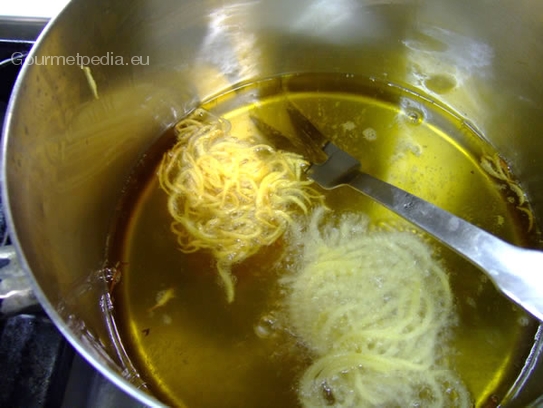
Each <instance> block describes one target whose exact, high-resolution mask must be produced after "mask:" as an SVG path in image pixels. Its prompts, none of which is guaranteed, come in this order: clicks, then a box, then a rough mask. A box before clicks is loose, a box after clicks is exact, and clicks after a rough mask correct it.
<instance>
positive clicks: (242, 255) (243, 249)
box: [158, 109, 323, 302]
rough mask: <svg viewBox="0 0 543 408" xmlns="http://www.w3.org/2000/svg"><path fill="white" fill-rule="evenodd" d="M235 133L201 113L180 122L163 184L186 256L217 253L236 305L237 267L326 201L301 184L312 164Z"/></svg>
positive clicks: (160, 171) (307, 183) (166, 159)
mask: <svg viewBox="0 0 543 408" xmlns="http://www.w3.org/2000/svg"><path fill="white" fill-rule="evenodd" d="M229 128H230V125H229V123H228V122H226V121H224V120H221V119H219V118H216V117H214V116H212V115H211V114H209V113H208V112H206V111H204V110H202V109H199V110H197V111H195V112H194V113H193V114H192V115H190V116H189V117H188V118H186V119H184V120H182V121H181V122H179V123H178V124H177V125H176V126H175V132H176V134H177V143H176V144H175V145H174V147H173V148H172V149H171V150H170V151H169V152H168V153H166V154H165V155H164V158H163V160H162V163H161V165H160V167H159V169H158V178H159V182H160V185H161V187H162V189H163V190H164V191H165V192H166V193H167V194H168V211H169V213H170V214H171V216H172V217H173V219H174V221H173V222H172V225H171V230H172V231H173V233H174V234H175V235H176V236H177V242H178V244H179V246H180V248H181V250H182V251H184V252H186V253H191V252H196V251H199V250H210V251H211V253H212V254H213V256H214V258H215V260H216V262H217V271H218V274H219V277H220V280H221V282H222V284H223V286H224V289H225V292H226V297H227V300H228V302H232V301H233V300H234V293H235V290H234V277H233V276H232V273H231V269H232V266H233V265H234V264H236V263H238V262H241V261H243V260H245V259H247V258H248V257H249V256H251V255H253V254H255V253H256V252H257V251H258V250H259V249H260V248H261V247H262V246H265V245H270V244H272V243H273V242H274V241H276V240H277V239H278V238H279V237H280V236H281V235H282V234H283V233H284V232H285V230H286V229H287V227H288V226H289V225H290V224H292V223H293V215H294V213H295V212H304V213H306V212H307V211H308V210H309V208H310V206H311V203H312V202H313V201H316V202H319V203H322V200H323V198H322V195H321V194H320V193H319V192H317V190H315V189H313V188H312V187H311V184H312V182H311V181H310V180H307V179H302V175H303V169H304V168H307V166H308V163H307V161H305V160H304V159H303V158H302V157H301V156H299V155H297V154H293V153H289V152H284V151H280V150H275V149H274V148H273V147H271V146H269V145H266V144H263V143H261V141H257V140H255V138H245V139H241V138H237V137H234V136H232V135H230V134H229Z"/></svg>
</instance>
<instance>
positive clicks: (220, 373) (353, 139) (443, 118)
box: [110, 75, 536, 408]
mask: <svg viewBox="0 0 543 408" xmlns="http://www.w3.org/2000/svg"><path fill="white" fill-rule="evenodd" d="M285 97H288V99H289V100H291V101H293V102H294V103H295V104H296V106H297V107H298V108H299V109H300V110H301V111H302V112H303V113H304V114H305V115H306V116H307V117H308V118H309V119H310V120H311V121H312V122H313V123H314V124H315V125H316V126H317V127H318V128H319V129H320V130H321V131H322V132H323V133H324V134H325V135H327V136H329V137H330V139H331V140H332V141H334V142H335V143H336V144H337V145H338V146H339V147H341V148H343V149H344V150H346V151H348V152H349V153H350V154H351V155H353V156H355V157H357V158H358V159H359V160H360V161H361V163H362V170H363V171H366V172H368V173H370V174H372V175H374V176H376V177H378V178H380V179H382V180H385V181H387V182H389V183H392V184H394V185H396V186H398V187H400V188H403V189H405V190H407V191H409V192H411V193H413V194H415V195H418V196H420V197H422V198H424V199H426V200H428V201H430V202H433V203H434V204H436V205H438V206H440V207H442V208H444V209H446V210H448V211H450V212H452V213H454V214H457V215H459V216H461V217H463V218H465V219H467V220H468V221H470V222H472V223H474V224H476V225H478V226H480V227H482V228H484V229H486V230H488V231H490V232H492V233H493V234H495V235H497V236H499V237H502V238H504V239H505V240H507V241H509V242H513V243H516V244H518V245H523V246H526V245H530V242H531V234H533V233H530V232H529V231H528V230H529V222H528V221H529V220H528V217H527V216H526V213H525V212H522V211H519V210H518V209H516V206H515V204H514V198H515V197H514V194H513V193H512V192H511V191H510V190H508V189H507V186H504V185H503V183H500V182H499V181H498V180H496V179H495V178H493V177H491V176H489V174H488V173H487V172H485V170H484V169H483V168H481V166H480V160H481V157H483V156H485V155H486V156H489V157H493V155H494V154H495V152H494V151H493V150H492V148H491V146H489V145H488V144H486V143H485V142H484V141H483V140H482V139H481V138H480V137H479V136H478V135H477V134H476V133H474V132H473V130H472V127H471V126H469V124H466V123H465V122H463V121H462V120H461V119H460V118H458V117H456V116H454V115H452V114H450V113H449V112H447V111H446V110H444V109H442V108H440V107H439V106H438V105H436V104H434V103H432V102H431V101H429V100H428V99H426V98H424V97H421V96H419V95H417V94H414V93H412V92H409V91H407V90H405V89H402V88H399V87H396V86H394V85H391V84H387V83H380V82H377V81H372V80H371V79H366V78H364V79H361V78H355V77H352V76H344V75H342V76H340V75H329V76H327V75H319V76H315V75H295V76H287V77H280V78H273V79H269V80H264V81H260V82H255V83H250V84H244V85H241V86H239V87H236V89H233V90H231V91H230V92H227V93H225V94H222V95H220V96H219V97H217V98H214V99H213V100H211V101H209V102H207V103H206V104H205V105H204V106H203V107H204V108H205V109H208V110H210V111H211V112H213V113H215V114H216V115H219V116H222V117H224V118H225V119H227V120H229V121H230V122H231V124H232V131H231V133H232V134H233V135H236V134H237V135H239V134H245V133H247V132H256V130H255V128H254V125H253V123H252V122H251V120H250V118H249V115H250V114H257V115H258V116H259V117H260V118H261V119H263V120H265V121H266V122H268V123H270V124H272V125H273V126H275V127H277V128H279V129H281V130H283V131H285V132H288V130H289V123H288V120H287V115H286V112H285ZM173 140H174V136H173V133H172V132H167V133H166V134H165V135H164V136H163V137H162V138H161V139H160V140H159V141H158V142H157V143H156V145H155V146H154V147H153V148H152V149H151V150H150V151H149V152H148V153H147V154H146V157H145V158H144V159H143V160H142V162H141V163H140V164H139V165H138V167H137V169H136V170H135V172H134V177H133V179H132V180H131V182H130V185H129V188H128V190H127V195H126V197H125V199H124V201H123V203H122V205H121V207H120V208H121V211H120V214H121V216H120V217H119V222H118V224H117V225H115V227H114V232H113V236H112V241H111V242H112V243H113V244H112V247H111V254H110V259H111V260H113V261H114V262H115V261H117V260H118V261H121V262H122V265H123V266H122V280H121V282H120V283H119V284H118V285H117V286H116V288H115V293H114V296H115V309H116V311H115V314H116V320H117V324H118V326H119V330H120V333H121V337H122V341H123V343H124V346H125V347H126V349H127V352H128V354H129V356H130V358H131V359H132V360H133V363H134V364H135V366H136V368H137V369H138V371H139V372H140V374H141V375H142V377H143V379H144V380H145V381H147V383H148V385H149V388H150V389H151V391H152V392H153V393H154V394H156V395H157V396H158V397H159V398H161V399H162V400H164V401H165V402H166V403H168V404H170V405H177V406H183V405H185V406H187V407H190V408H193V407H194V408H203V407H213V408H216V407H268V406H269V407H278V406H280V407H296V406H298V402H297V397H296V382H297V378H299V376H300V374H301V373H302V372H303V370H304V368H305V367H307V365H308V363H309V357H308V356H307V355H305V354H304V352H303V348H302V347H300V346H299V345H297V344H296V341H295V339H294V338H293V337H292V336H290V335H289V334H288V332H287V331H284V330H278V329H276V322H277V320H278V316H277V313H280V308H278V306H277V305H278V301H279V297H280V291H279V290H278V288H277V280H278V278H279V277H280V276H281V274H282V272H284V271H281V269H280V268H279V267H278V265H280V263H278V262H277V260H278V259H279V257H280V253H281V251H282V245H283V244H282V243H281V242H277V243H276V244H274V245H272V246H271V247H269V248H264V249H263V250H261V251H260V252H259V253H258V254H257V255H255V256H253V257H251V258H250V259H248V260H247V261H246V262H244V263H243V264H240V265H236V267H235V268H234V271H233V272H234V275H236V276H237V278H238V281H237V284H236V301H235V302H234V303H233V304H230V305H229V304H227V303H226V301H225V299H224V293H223V290H222V288H221V287H220V286H219V285H218V284H217V277H216V271H215V266H214V261H213V259H212V258H211V257H210V256H209V254H206V253H194V254H188V255H187V254H183V253H182V252H180V251H179V250H178V247H177V244H176V239H175V236H174V234H173V233H172V232H171V231H170V223H171V218H170V215H169V214H168V211H167V208H166V196H165V193H164V192H163V191H162V190H160V188H159V186H158V181H157V178H156V168H157V165H158V163H159V162H160V159H161V157H162V155H163V154H164V152H165V151H167V149H168V148H169V147H170V146H171V145H172V143H173ZM325 194H326V200H327V201H326V202H327V205H328V206H329V207H331V208H332V209H333V210H334V211H336V212H337V213H338V214H339V213H341V212H344V211H356V212H363V213H366V214H368V215H369V216H370V218H371V219H372V222H375V223H381V222H384V223H392V224H394V223H396V222H401V221H400V220H399V219H398V218H397V217H396V216H395V215H394V214H392V213H390V212H389V211H388V210H386V209H384V208H383V207H381V206H380V205H378V204H376V203H374V202H373V201H371V200H370V199H368V198H366V197H364V196H362V195H361V194H359V193H356V192H355V191H353V190H351V189H350V188H347V187H340V188H338V189H335V190H331V191H328V192H325ZM435 250H436V252H437V253H438V254H439V256H440V258H442V261H443V263H444V264H445V266H446V268H447V270H448V272H449V274H450V280H451V285H452V287H453V291H454V293H455V297H456V308H457V313H458V315H459V319H458V324H457V326H456V327H454V335H453V340H452V346H453V347H452V348H453V349H454V350H455V353H454V354H453V355H451V356H450V359H451V362H452V366H453V367H455V368H456V370H457V372H458V373H459V374H460V376H461V378H462V379H463V381H464V382H465V384H466V385H467V387H468V388H469V391H470V392H471V394H472V396H473V399H474V401H475V402H476V406H484V405H485V403H486V402H487V401H488V400H489V399H490V398H498V400H499V399H501V398H502V397H503V396H504V394H505V393H506V392H507V389H508V388H509V387H510V385H511V384H512V383H513V381H514V379H515V378H516V377H517V376H518V374H519V370H520V367H522V363H523V360H524V359H525V357H526V355H527V353H528V350H529V347H530V346H531V339H533V333H534V331H535V327H536V325H535V322H534V321H533V320H531V318H530V317H528V316H527V315H526V314H525V313H524V312H523V311H521V310H519V309H518V308H516V307H515V306H513V305H512V304H511V303H510V302H509V301H508V300H506V299H505V298H504V297H503V296H502V295H500V294H499V293H498V292H497V291H496V290H495V289H494V287H493V285H492V284H491V282H490V281H489V280H488V279H487V278H486V277H485V276H484V275H483V274H482V273H481V272H480V271H479V270H477V269H476V268H475V267H473V266H471V265H470V264H469V263H468V262H466V261H464V260H463V259H461V258H460V257H458V256H457V255H455V254H453V253H452V252H451V251H449V250H448V249H446V248H445V247H442V246H441V245H439V244H438V243H435ZM114 262H113V263H114ZM157 302H158V303H159V307H155V308H153V307H154V306H156V305H157ZM279 320H280V319H279Z"/></svg>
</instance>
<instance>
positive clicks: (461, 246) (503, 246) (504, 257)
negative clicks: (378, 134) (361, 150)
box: [345, 171, 543, 321]
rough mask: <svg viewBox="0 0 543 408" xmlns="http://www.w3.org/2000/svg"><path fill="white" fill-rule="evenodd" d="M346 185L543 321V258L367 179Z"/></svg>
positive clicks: (355, 179)
mask: <svg viewBox="0 0 543 408" xmlns="http://www.w3.org/2000/svg"><path fill="white" fill-rule="evenodd" d="M345 184H347V185H349V186H350V187H352V188H354V189H355V190H358V191H360V192H361V193H363V194H365V195H367V196H368V197H370V198H372V199H374V200H375V201H377V202H379V203H381V204H382V205H384V206H385V207H387V208H388V209H389V210H391V211H393V212H395V213H396V214H398V215H400V216H402V217H403V218H405V219H406V220H407V221H410V222H411V223H413V224H414V225H416V226H418V227H420V228H421V229H423V230H424V231H426V232H427V233H428V234H430V235H432V236H433V237H434V238H436V239H437V240H439V241H441V242H442V243H443V244H445V245H447V246H448V247H449V248H451V249H452V250H454V251H455V252H457V253H458V254H460V255H461V256H463V257H464V258H466V259H467V260H468V261H471V262H472V263H473V264H474V265H476V266H478V267H479V268H481V269H482V270H483V271H484V272H486V273H487V274H488V275H489V277H490V278H491V280H492V281H493V283H494V284H495V286H496V287H497V288H498V289H499V290H501V291H502V292H503V293H504V294H505V295H506V296H508V297H509V298H511V299H512V300H513V301H514V302H516V303H517V304H519V305H520V306H522V307H523V308H524V309H526V310H527V311H528V312H530V313H531V314H533V315H534V316H535V317H536V318H538V319H539V320H542V321H543V252H541V251H537V250H531V249H525V248H520V247H517V246H514V245H511V244H509V243H507V242H505V241H503V240H501V239H499V238H497V237H495V236H494V235H492V234H490V233H488V232H486V231H484V230H482V229H481V228H478V227H476V226H475V225H473V224H470V223H469V222H467V221H465V220H463V219H461V218H459V217H457V216H455V215H453V214H451V213H449V212H447V211H445V210H443V209H441V208H439V207H436V206H435V205H433V204H431V203H429V202H427V201H425V200H422V199H421V198H418V197H416V196H414V195H412V194H410V193H408V192H406V191H404V190H402V189H400V188H397V187H394V186H393V185H391V184H389V183H386V182H384V181H382V180H379V179H377V178H375V177H372V176H370V175H369V174H366V173H363V172H360V171H358V172H356V173H355V174H352V177H350V178H349V180H346V181H345Z"/></svg>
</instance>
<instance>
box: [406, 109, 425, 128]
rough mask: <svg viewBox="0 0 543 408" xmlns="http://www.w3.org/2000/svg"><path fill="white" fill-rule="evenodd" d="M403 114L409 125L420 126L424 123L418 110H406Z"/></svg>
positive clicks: (422, 116)
mask: <svg viewBox="0 0 543 408" xmlns="http://www.w3.org/2000/svg"><path fill="white" fill-rule="evenodd" d="M403 114H404V115H405V117H406V119H407V122H408V123H409V124H411V125H420V124H421V123H422V122H423V121H424V114H423V113H422V111H420V110H419V109H416V108H406V109H405V110H404V112H403Z"/></svg>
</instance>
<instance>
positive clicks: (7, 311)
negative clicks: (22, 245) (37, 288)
mask: <svg viewBox="0 0 543 408" xmlns="http://www.w3.org/2000/svg"><path fill="white" fill-rule="evenodd" d="M39 308H40V304H39V302H38V300H37V299H36V296H35V295H34V291H33V290H32V284H31V282H30V279H29V278H28V275H27V274H26V272H25V271H23V269H22V268H21V266H20V265H19V260H18V258H17V254H16V252H15V248H14V247H13V245H5V246H2V247H0V319H1V318H4V317H7V316H11V315H15V314H21V313H25V312H29V311H33V310H35V309H39Z"/></svg>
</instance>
